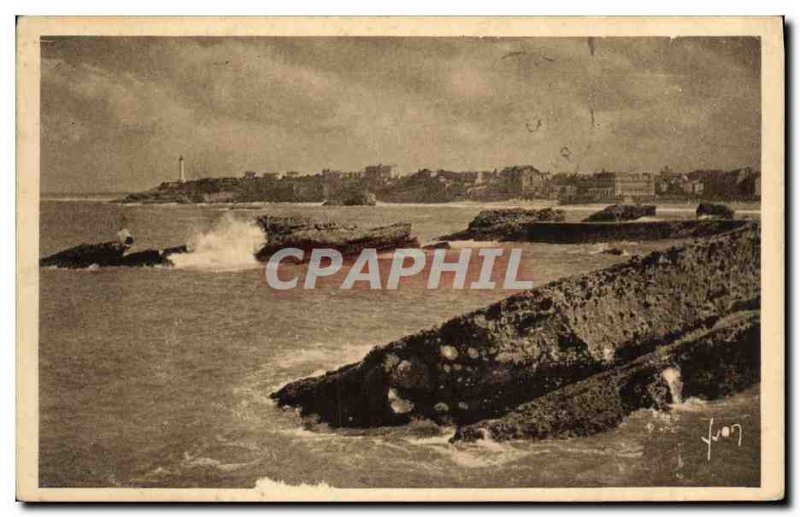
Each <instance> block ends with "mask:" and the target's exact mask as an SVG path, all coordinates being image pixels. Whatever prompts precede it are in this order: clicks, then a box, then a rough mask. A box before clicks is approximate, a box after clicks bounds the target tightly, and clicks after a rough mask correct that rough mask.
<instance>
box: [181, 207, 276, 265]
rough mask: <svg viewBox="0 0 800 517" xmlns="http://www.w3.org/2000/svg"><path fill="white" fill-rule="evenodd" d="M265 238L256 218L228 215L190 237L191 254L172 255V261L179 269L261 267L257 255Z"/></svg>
mask: <svg viewBox="0 0 800 517" xmlns="http://www.w3.org/2000/svg"><path fill="white" fill-rule="evenodd" d="M264 240H265V237H264V233H263V232H262V231H261V229H260V228H259V227H258V225H257V224H256V223H255V221H252V220H242V219H237V218H236V217H234V216H233V215H232V214H225V215H224V216H223V217H222V218H221V219H220V220H219V221H218V222H217V224H216V225H215V226H214V227H213V228H212V229H211V230H210V231H208V232H206V233H200V234H197V235H195V236H194V237H192V239H190V240H189V244H188V248H189V252H188V253H181V254H175V255H172V256H170V261H171V262H172V263H173V264H174V265H175V267H176V268H178V269H199V270H211V271H237V270H241V269H251V268H255V267H258V266H259V263H258V261H257V260H256V259H255V256H254V254H255V253H256V252H257V251H258V250H259V248H260V247H261V246H263V245H264Z"/></svg>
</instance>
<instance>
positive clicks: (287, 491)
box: [254, 477, 342, 501]
mask: <svg viewBox="0 0 800 517" xmlns="http://www.w3.org/2000/svg"><path fill="white" fill-rule="evenodd" d="M254 488H255V490H256V491H257V492H259V495H260V496H262V497H264V498H265V499H268V500H272V501H274V500H279V501H287V500H304V501H309V500H321V501H335V500H336V497H337V495H340V494H341V491H342V489H340V488H335V487H332V486H330V485H328V484H327V483H325V482H324V481H323V482H321V483H317V484H306V483H301V484H299V485H289V484H287V483H285V482H283V481H275V480H272V479H270V478H268V477H263V478H261V479H258V480H257V481H256V485H255V487H254Z"/></svg>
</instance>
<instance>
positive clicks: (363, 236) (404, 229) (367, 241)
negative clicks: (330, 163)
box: [256, 216, 419, 262]
mask: <svg viewBox="0 0 800 517" xmlns="http://www.w3.org/2000/svg"><path fill="white" fill-rule="evenodd" d="M257 222H258V224H259V226H261V228H262V229H263V230H264V233H265V234H266V236H267V243H266V244H265V245H264V247H262V248H261V249H260V250H259V251H258V252H257V253H256V259H258V260H259V261H262V262H266V261H268V260H269V258H270V257H271V256H272V255H273V254H274V253H275V252H276V251H278V250H280V249H282V248H299V249H301V250H303V251H304V252H306V253H305V257H306V258H308V256H309V252H310V251H311V250H313V249H314V248H332V249H335V250H337V251H339V252H340V253H341V254H342V255H344V256H345V257H352V256H354V255H358V254H359V253H361V251H362V250H364V249H366V248H374V249H376V250H378V251H379V252H380V251H387V250H393V249H396V248H419V241H418V240H417V238H416V237H414V236H413V235H411V225H410V224H407V223H397V224H392V225H388V226H380V227H375V228H359V227H357V226H354V225H339V224H336V223H332V222H317V221H311V220H309V219H305V218H299V217H272V216H260V217H258V218H257Z"/></svg>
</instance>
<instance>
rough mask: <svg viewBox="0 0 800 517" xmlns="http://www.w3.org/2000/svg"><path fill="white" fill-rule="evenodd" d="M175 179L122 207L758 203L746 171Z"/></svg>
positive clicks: (754, 174) (507, 170) (530, 170)
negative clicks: (511, 202) (542, 201)
mask: <svg viewBox="0 0 800 517" xmlns="http://www.w3.org/2000/svg"><path fill="white" fill-rule="evenodd" d="M177 176H178V178H177V180H176V181H171V182H163V183H161V184H160V185H159V186H158V187H156V188H154V189H152V190H148V191H145V192H139V193H133V194H130V195H128V196H127V197H125V199H124V200H123V202H126V203H136V202H141V203H246V202H259V201H261V202H324V203H326V204H331V205H370V204H375V202H376V201H381V202H387V203H446V202H452V201H465V200H472V201H503V200H511V199H522V200H526V199H528V200H533V199H548V200H553V201H557V202H559V203H561V204H580V203H607V202H640V201H641V202H644V201H656V200H663V201H692V200H722V201H758V200H760V198H761V173H760V171H758V170H754V169H752V168H750V167H745V168H741V169H734V170H727V171H725V170H694V171H690V172H675V171H672V170H670V169H669V168H666V167H665V168H664V169H662V170H660V171H658V172H638V173H629V172H613V171H606V170H602V171H599V172H592V173H550V172H546V171H541V170H539V169H537V168H536V167H534V166H532V165H514V166H509V167H504V168H502V169H495V170H492V171H448V170H443V169H439V170H435V171H434V170H430V169H421V170H418V171H417V172H414V173H412V174H407V175H398V174H397V173H396V166H394V165H386V164H377V165H368V166H366V167H365V168H364V169H363V170H360V171H352V172H344V171H340V170H333V169H323V170H322V171H320V172H319V173H316V174H300V173H299V172H297V171H287V172H257V171H253V170H248V171H244V172H243V173H242V175H241V176H239V177H205V178H199V179H192V180H187V179H186V175H185V169H184V163H183V157H181V158H179V161H178V175H177Z"/></svg>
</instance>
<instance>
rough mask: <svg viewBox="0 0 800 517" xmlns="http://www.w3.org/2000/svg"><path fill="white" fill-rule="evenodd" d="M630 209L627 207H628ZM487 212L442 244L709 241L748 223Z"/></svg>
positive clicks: (720, 220) (557, 212) (555, 211)
mask: <svg viewBox="0 0 800 517" xmlns="http://www.w3.org/2000/svg"><path fill="white" fill-rule="evenodd" d="M615 206H623V205H615ZM625 206H627V205H625ZM518 212H519V210H517V209H513V210H484V211H483V212H481V213H480V214H478V216H477V217H476V218H475V219H473V221H472V222H471V223H470V224H469V227H468V228H467V229H466V230H462V231H459V232H455V233H452V234H450V235H445V236H442V237H439V239H441V240H448V241H453V240H470V239H471V240H476V241H517V242H546V243H552V244H582V243H596V242H613V241H624V240H630V241H651V240H662V239H689V238H699V237H709V236H711V235H716V234H718V233H724V232H728V231H731V230H734V229H736V228H740V227H742V226H743V225H744V224H746V222H744V221H733V220H724V219H703V220H687V221H627V222H580V223H567V222H562V221H561V220H560V219H561V218H563V212H561V211H559V210H552V209H545V210H538V211H537V210H522V212H537V214H536V215H532V214H527V215H526V214H520V213H518Z"/></svg>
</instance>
